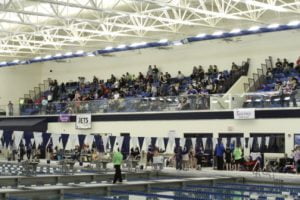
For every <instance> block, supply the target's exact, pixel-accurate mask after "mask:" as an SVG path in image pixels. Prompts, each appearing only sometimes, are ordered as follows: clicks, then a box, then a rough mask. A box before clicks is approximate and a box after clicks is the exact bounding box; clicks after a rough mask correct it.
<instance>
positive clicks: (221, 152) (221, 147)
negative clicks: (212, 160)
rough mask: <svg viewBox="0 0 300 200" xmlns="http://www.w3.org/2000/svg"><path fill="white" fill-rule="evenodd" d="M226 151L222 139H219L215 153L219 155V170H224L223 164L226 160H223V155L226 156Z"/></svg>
mask: <svg viewBox="0 0 300 200" xmlns="http://www.w3.org/2000/svg"><path fill="white" fill-rule="evenodd" d="M224 152H225V148H224V145H223V143H222V141H221V140H219V142H218V144H217V145H216V148H215V155H216V157H217V169H218V170H223V167H224V166H223V165H224V160H223V157H224Z"/></svg>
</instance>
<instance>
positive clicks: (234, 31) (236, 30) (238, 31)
mask: <svg viewBox="0 0 300 200" xmlns="http://www.w3.org/2000/svg"><path fill="white" fill-rule="evenodd" d="M240 32H241V29H239V28H235V29H233V30H231V31H230V33H234V34H236V33H240Z"/></svg>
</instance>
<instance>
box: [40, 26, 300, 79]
mask: <svg viewBox="0 0 300 200" xmlns="http://www.w3.org/2000/svg"><path fill="white" fill-rule="evenodd" d="M235 39H236V38H235ZM239 40H241V41H239V42H229V43H228V42H225V41H223V40H211V41H203V42H196V43H191V44H187V45H182V46H175V47H173V49H171V50H159V49H155V48H150V49H144V50H140V51H128V52H119V53H114V54H113V55H115V56H114V57H102V56H97V57H86V58H77V59H71V61H70V63H56V62H46V63H44V64H43V65H42V69H43V71H42V79H47V78H49V77H50V78H54V79H57V80H59V81H68V80H77V77H78V76H85V77H86V78H87V79H88V80H91V79H92V77H93V75H96V76H98V77H99V78H104V79H106V78H108V77H109V76H110V74H112V73H113V74H115V75H117V76H120V75H122V74H123V73H125V72H127V71H128V72H130V73H135V74H137V73H138V72H140V71H141V72H146V70H147V67H148V65H149V64H152V65H153V64H157V66H158V67H159V68H160V69H162V70H163V71H169V72H170V73H171V74H172V75H176V74H177V71H178V70H181V71H182V72H183V73H184V74H185V75H189V74H190V73H191V71H192V68H193V66H194V65H197V66H198V65H199V64H201V65H203V66H204V67H208V65H210V64H216V65H218V66H219V69H228V68H230V67H231V63H232V61H234V62H236V63H238V64H239V63H241V62H242V61H244V60H246V59H247V58H248V57H249V58H251V67H250V70H251V71H255V68H256V67H260V65H261V63H263V62H264V60H265V58H267V57H268V56H274V57H275V58H276V57H287V58H288V59H290V60H291V61H295V60H296V58H298V56H299V48H298V47H299V46H300V34H299V31H297V30H293V31H284V32H276V33H266V34H261V35H252V36H244V37H240V38H239ZM50 69H52V70H53V72H52V73H51V72H50Z"/></svg>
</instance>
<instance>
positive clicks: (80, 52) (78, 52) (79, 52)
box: [75, 50, 84, 54]
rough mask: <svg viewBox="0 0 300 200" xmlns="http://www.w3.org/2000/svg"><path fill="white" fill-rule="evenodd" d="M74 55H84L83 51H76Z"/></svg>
mask: <svg viewBox="0 0 300 200" xmlns="http://www.w3.org/2000/svg"><path fill="white" fill-rule="evenodd" d="M75 54H84V51H83V50H78V51H76V53H75Z"/></svg>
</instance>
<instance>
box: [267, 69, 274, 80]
mask: <svg viewBox="0 0 300 200" xmlns="http://www.w3.org/2000/svg"><path fill="white" fill-rule="evenodd" d="M266 79H267V82H268V83H270V82H271V80H272V79H273V73H272V70H271V68H268V69H267V73H266Z"/></svg>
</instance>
